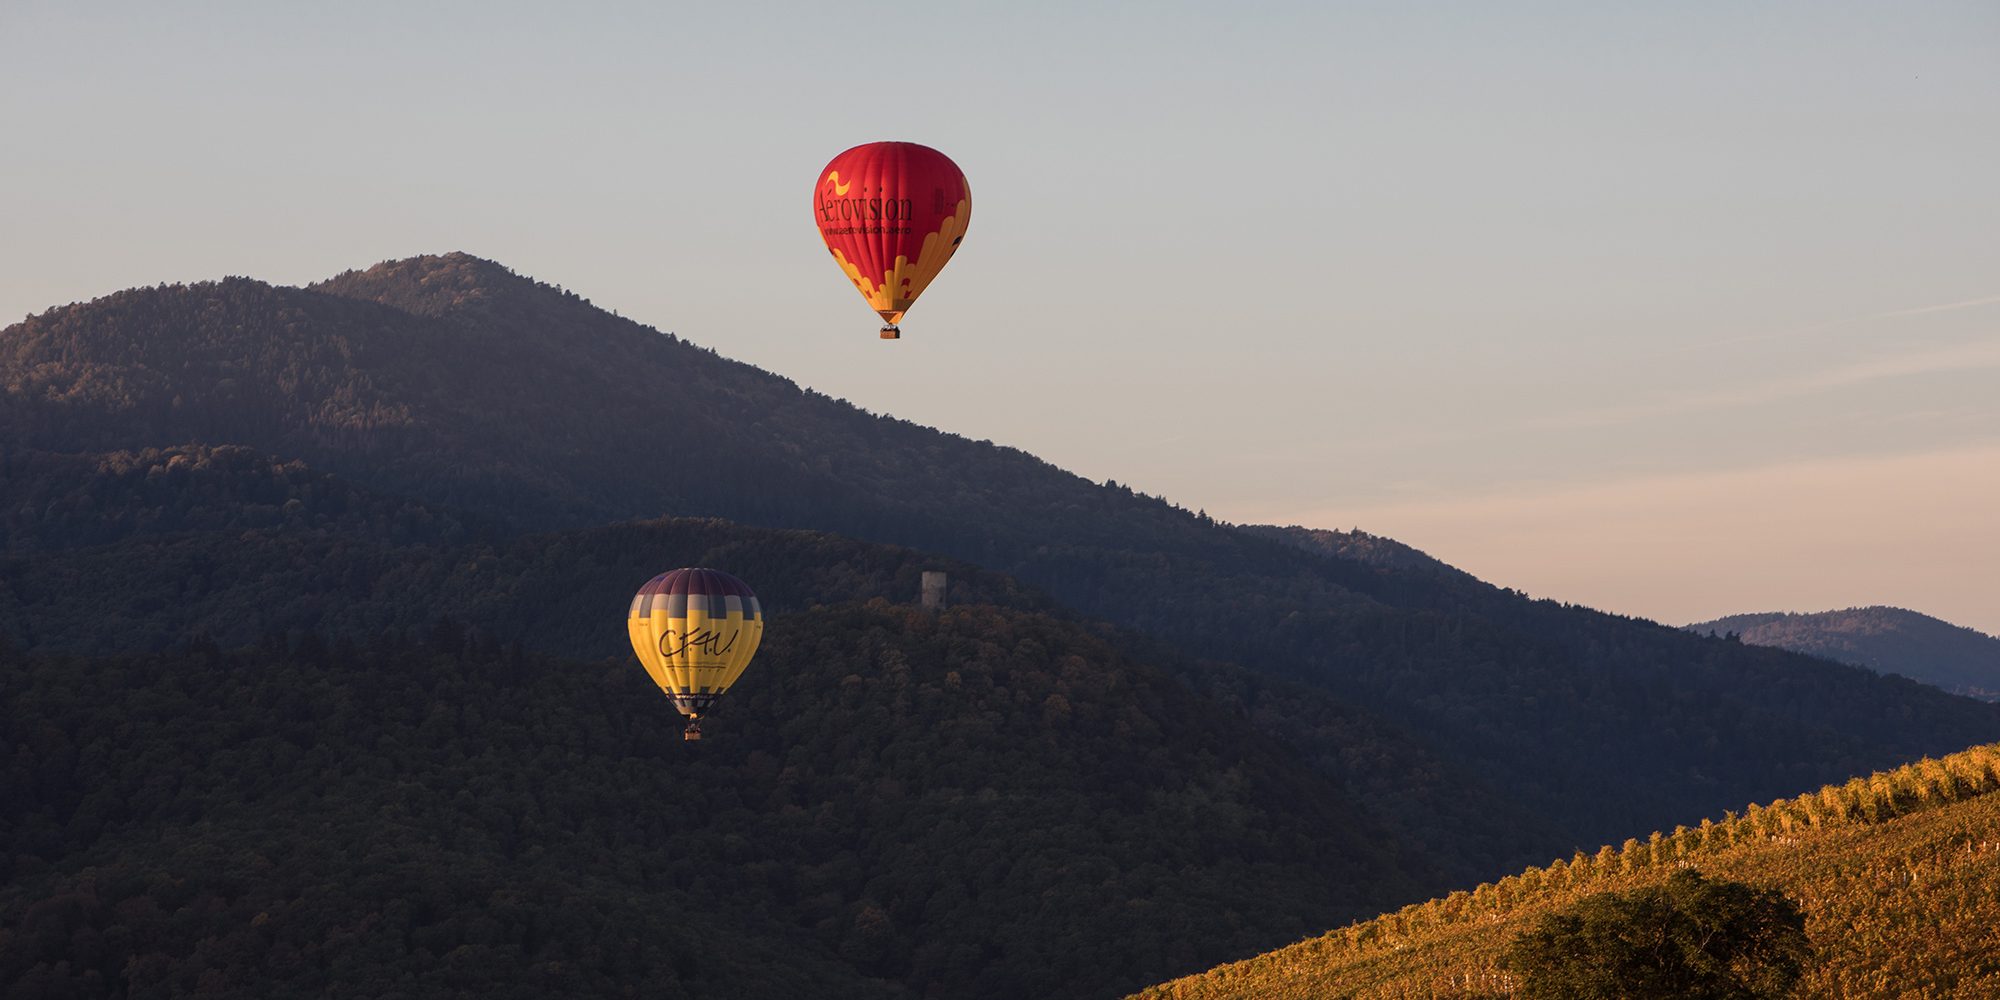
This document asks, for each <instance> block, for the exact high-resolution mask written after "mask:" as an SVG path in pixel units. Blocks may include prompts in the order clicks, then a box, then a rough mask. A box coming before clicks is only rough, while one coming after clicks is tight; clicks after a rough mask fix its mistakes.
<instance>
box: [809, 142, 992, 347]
mask: <svg viewBox="0 0 2000 1000" xmlns="http://www.w3.org/2000/svg"><path fill="white" fill-rule="evenodd" d="M813 217H814V219H815V220H816V221H817V222H818V224H819V235H820V239H822V240H824V241H825V242H826V248H827V250H829V251H831V252H832V254H833V259H834V261H835V263H838V264H839V265H840V269H841V270H842V271H844V272H846V273H847V278H848V280H849V281H851V282H853V283H854V287H855V289H856V290H857V291H859V292H860V293H861V297H862V298H863V299H865V300H867V302H868V306H869V308H871V309H873V310H875V311H876V313H878V314H880V315H881V317H882V322H884V323H887V324H889V326H890V327H891V328H893V327H894V326H895V325H896V324H897V323H900V322H902V320H903V313H904V312H905V311H907V310H908V309H909V308H910V305H911V303H914V302H916V301H917V296H919V295H922V294H923V292H924V289H925V288H926V287H927V286H929V285H930V283H931V280H932V279H934V278H936V277H937V276H938V272H939V271H942V270H944V265H945V262H946V261H949V260H951V255H952V254H953V253H956V252H957V251H958V244H959V242H960V241H962V240H963V239H964V238H965V227H966V224H967V223H968V222H970V221H971V220H972V186H971V185H970V184H968V183H967V182H966V180H965V173H964V172H963V171H961V170H959V169H958V164H956V163H953V162H951V158H950V157H948V156H946V155H944V154H943V153H940V152H938V151H937V150H935V149H932V148H930V147H929V146H919V145H917V144H916V143H914V142H871V143H868V144H866V145H862V146H856V147H854V148H853V149H850V150H848V151H846V152H844V153H842V154H840V155H839V156H836V157H834V158H833V159H832V161H830V162H828V163H827V165H826V168H825V169H823V170H821V171H820V172H819V182H818V183H817V184H815V185H814V186H813ZM887 335H889V331H888V330H886V329H885V330H884V336H887Z"/></svg>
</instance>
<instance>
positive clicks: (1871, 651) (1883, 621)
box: [1687, 607, 2000, 701]
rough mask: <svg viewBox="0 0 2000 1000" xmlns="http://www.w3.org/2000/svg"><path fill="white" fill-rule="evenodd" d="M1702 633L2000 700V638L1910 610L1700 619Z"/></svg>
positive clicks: (1695, 629) (1697, 630) (1691, 628)
mask: <svg viewBox="0 0 2000 1000" xmlns="http://www.w3.org/2000/svg"><path fill="white" fill-rule="evenodd" d="M1687 630H1688V631H1690V632H1694V633H1696V634H1699V635H1708V634H1715V635H1727V634H1729V633H1735V634H1736V636H1737V637H1738V638H1739V639H1741V640H1742V641H1744V642H1747V643H1749V644H1751V645H1753V646H1776V647H1777V648H1779V649H1789V650H1791V651H1793V652H1795V653H1807V654H1810V655H1812V656H1823V657H1825V658H1827V659H1829V660H1837V661H1839V662H1841V663H1852V664H1854V665H1855V666H1858V667H1867V668H1868V669H1870V670H1875V671H1879V672H1881V673H1885V674H1902V675H1903V676H1904V677H1908V678H1911V679H1912V680H1919V681H1923V682H1924V683H1926V684H1932V685H1936V686H1937V687H1941V688H1944V689H1945V690H1947V691H1950V692H1952V693H1954V694H1963V695H1969V696H1971V697H1974V698H1983V699H1985V700H1987V701H2000V639H1996V638H1994V637H1993V636H1990V635H1987V634H1986V633H1984V632H1978V631H1974V630H1973V629H1969V628H1965V627H1964V626H1961V625H1953V624H1952V623H1950V622H1947V621H1943V620H1940V619H1937V618H1932V617H1931V616H1929V615H1925V614H1918V613H1917V612H1915V611H1906V610H1904V609H1902V608H1885V607H1869V608H1848V609H1846V610H1844V611H1822V612H1819V613H1818V614H1792V613H1789V612H1783V611H1775V612H1770V613H1768V614H1754V615H1730V616H1729V617H1727V618H1717V619H1716V620H1714V621H1709V622H1696V623H1695V624H1693V625H1689V626H1688V627H1687Z"/></svg>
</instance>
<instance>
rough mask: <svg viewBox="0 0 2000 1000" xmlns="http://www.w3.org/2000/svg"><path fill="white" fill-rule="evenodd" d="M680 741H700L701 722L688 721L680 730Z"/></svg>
mask: <svg viewBox="0 0 2000 1000" xmlns="http://www.w3.org/2000/svg"><path fill="white" fill-rule="evenodd" d="M681 741H682V742H685V743H699V742H701V723H699V722H690V723H688V724H687V728H686V729H683V730H681Z"/></svg>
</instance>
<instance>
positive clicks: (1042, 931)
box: [0, 601, 1423, 998]
mask: <svg viewBox="0 0 2000 1000" xmlns="http://www.w3.org/2000/svg"><path fill="white" fill-rule="evenodd" d="M767 634H768V638H767V639H766V645H765V648H764V649H763V650H762V651H761V652H760V653H759V656H758V663H757V665H756V668H755V669H754V670H752V671H751V672H749V673H748V674H746V675H745V678H744V680H743V681H742V683H741V684H740V685H739V687H738V688H737V689H736V690H734V691H732V692H731V694H730V697H729V701H728V704H727V705H726V706H725V707H724V708H723V709H721V710H718V711H717V712H716V713H715V714H714V716H713V718H712V721H711V725H710V729H711V738H710V739H709V740H707V741H704V742H703V743H700V744H683V743H682V742H681V741H680V740H679V730H680V726H679V725H678V721H679V717H678V716H676V715H675V714H674V713H673V711H672V709H671V707H670V706H668V705H667V704H666V702H665V701H664V700H663V699H661V698H660V697H659V696H658V693H657V691H655V690H654V689H653V687H652V686H651V683H650V682H649V681H648V680H647V679H646V678H645V676H644V675H643V674H642V673H641V672H640V671H638V670H636V669H634V668H633V667H632V666H631V665H630V664H629V663H627V662H625V661H624V659H622V658H619V659H609V660H599V661H591V662H578V661H571V660H561V659H553V658H549V657H545V656H541V655H538V654H532V653H524V652H523V651H522V650H521V649H520V647H519V646H517V645H502V644H500V643H498V642H496V641H494V640H493V639H492V638H491V637H490V636H488V635H485V634H483V633H481V632H478V631H467V630H466V629H465V628H463V627H461V626H458V625H455V624H452V623H449V622H443V623H437V624H434V625H432V626H431V627H428V628H425V629H420V630H415V631H414V632H404V631H402V630H394V631H389V632H383V633H377V634H376V635H375V636H374V637H372V638H371V639H370V640H368V641H366V642H359V643H357V642H355V641H354V640H352V639H350V638H347V637H327V636H323V635H322V634H320V633H317V632H309V633H302V634H295V635H294V636H293V637H292V638H291V639H290V640H289V641H288V640H286V639H285V638H283V637H281V636H271V637H267V638H266V639H265V640H264V641H262V642H260V643H258V644H257V645H255V646H252V647H248V648H245V649H242V650H239V651H235V652H225V651H222V650H220V649H218V648H216V647H215V646H214V645H213V644H209V643H205V642H200V641H197V642H194V643H191V644H184V645H182V646H180V647H178V648H175V649H171V650H167V651H163V652H158V653H150V654H144V655H136V656H116V657H108V658H99V659H77V658H73V657H66V656H54V655H40V654H37V655H23V654H20V653H18V652H7V651H4V650H0V731H4V732H6V733H8V734H9V737H8V740H7V745H6V747H5V758H4V761H0V801H4V802H5V803H6V811H5V817H6V822H5V824H4V825H0V885H4V886H5V889H4V890H0V993H4V994H5V995H7V996H9V997H22V998H27V997H39V996H72V995H86V996H104V995H115V996H132V997H141V996H168V995H184V994H189V993H195V992H201V993H204V994H214V995H222V996H241V997H276V996H322V995H327V994H328V993H329V992H332V993H337V994H339V995H345V996H364V995H365V996H391V995H406V996H407V995H428V994H436V993H445V992H449V993H454V994H464V993H477V994H480V995H504V996H548V995H566V996H586V995H587V996H604V995H626V994H631V993H640V994H643V995H648V996H689V997H730V998H736V997H742V998H753V997H787V998H789V997H801V996H812V997H896V996H910V997H916V996H950V997H1021V996H1036V997H1098V996H1106V995H1111V994H1114V993H1116V992H1119V991H1122V990H1130V989H1135V988H1138V987H1139V986H1142V985H1144V983H1146V982H1147V981H1149V980H1151V979H1155V978H1158V977H1159V976H1160V975H1162V974H1169V973H1171V972H1174V971H1191V970H1193V969H1195V968H1199V967H1202V966H1204V965H1207V964H1211V963H1213V962H1216V961H1220V960H1223V959H1225V958H1228V957H1231V956H1234V955H1241V954H1246V953H1250V952H1254V951H1257V950H1260V949H1263V948H1268V947H1272V946H1274V945H1277V944H1280V943H1282V942H1284V941H1286V940H1291V939H1295V938H1296V937H1297V936H1298V935H1300V934H1302V933H1305V932H1307V931H1309V930H1311V929H1313V928H1316V927H1322V926H1326V925H1328V924H1331V923H1334V922H1338V921H1340V920H1343V919H1351V918H1353V917H1355V916H1357V915H1360V914H1362V913H1367V912H1373V911H1374V910H1376V909H1378V908H1380V907H1382V906H1384V905H1389V904H1392V903H1393V902H1394V901H1396V900H1398V899H1403V898H1408V897H1409V896H1410V894H1411V893H1412V891H1413V888H1414V886H1415V885H1416V884H1418V879H1416V878H1414V877H1413V875H1412V869H1411V867H1410V866H1411V864H1412V863H1414V864H1416V865H1421V864H1423V861H1422V859H1421V857H1419V856H1417V855H1416V854H1415V853H1414V852H1411V851H1408V850H1407V849H1405V848H1404V847H1403V846H1402V841H1401V839H1400V838H1396V837H1392V836H1389V835H1388V833H1387V831H1385V830H1383V829H1381V828H1380V827H1378V826H1375V825H1374V824H1373V823H1372V822H1371V821H1370V820H1369V819H1368V818H1367V810H1365V809H1364V808H1361V806H1360V804H1359V803H1357V802H1356V801H1355V800H1354V798H1353V796H1351V795H1350V794H1348V793H1347V792H1345V791H1343V790H1341V789H1340V788H1338V787H1337V786H1336V785H1335V784H1334V783H1333V782H1331V781H1328V780H1327V779H1325V778H1322V777H1320V776H1319V775H1317V774H1316V773H1315V772H1314V771H1313V770H1312V769H1310V768H1306V767H1302V766H1300V765H1299V763H1298V761H1297V760H1296V759H1295V758H1294V757H1293V756H1292V754H1291V753H1290V752H1289V751H1287V750H1286V749H1285V748H1283V747H1281V746H1279V745H1278V744H1276V743H1274V742H1273V741H1271V740H1268V739H1265V738H1262V737H1260V736H1258V735H1257V734H1256V733H1254V732H1253V731H1252V730H1251V729H1250V728H1249V724H1248V722H1247V721H1246V720H1244V719H1243V718H1242V717H1240V716H1239V715H1237V714H1235V713H1232V712H1218V711H1215V710H1214V706H1213V704H1212V703H1210V702H1208V701H1207V700H1205V699H1203V698H1201V697H1199V696H1197V695H1195V694H1194V693H1192V692H1191V691H1189V690H1188V689H1187V688H1186V687H1185V686H1184V685H1182V684H1180V683H1178V682H1177V681H1175V680H1174V679H1173V677H1172V676H1171V675H1169V674H1167V673H1165V672H1163V671H1161V670H1159V669H1157V668H1154V667H1152V666H1150V665H1147V664H1143V663H1139V662H1134V661H1132V660H1129V659H1127V658H1125V657H1124V656H1123V655H1122V654H1121V653H1119V652H1118V651H1117V650H1116V648H1115V647H1114V646H1112V645H1111V644H1110V643H1108V642H1106V641H1105V640H1104V639H1102V638H1100V637H1098V636H1096V635H1094V634H1092V633H1091V632H1090V631H1088V630H1086V629H1083V628H1081V627H1079V626H1077V625H1075V624H1071V623H1067V622H1063V621H1060V620H1057V619H1054V618H1051V617H1049V616H1047V615H1043V614H1039V613H1035V612H1030V611H1021V610H1011V609H1005V608H1000V607H997V606H993V605H979V606H968V607H963V608H955V609H949V610H947V611H945V612H943V613H941V614H935V613H931V612H926V611H922V610H918V609H915V608H911V607H908V606H904V607H892V606H889V605H888V604H886V603H885V602H881V601H876V602H873V603H870V604H867V605H860V604H852V603H849V604H842V605H836V606H823V607H820V608H817V609H814V610H807V611H800V612H796V613H792V614H781V615H778V616H776V617H775V618H774V619H773V620H772V623H771V626H770V629H769V632H768V633H767Z"/></svg>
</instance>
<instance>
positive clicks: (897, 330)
mask: <svg viewBox="0 0 2000 1000" xmlns="http://www.w3.org/2000/svg"><path fill="white" fill-rule="evenodd" d="M882 339H883V340H901V339H903V328H902V327H899V326H896V325H895V324H893V323H892V324H890V325H888V326H885V327H883V328H882Z"/></svg>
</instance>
